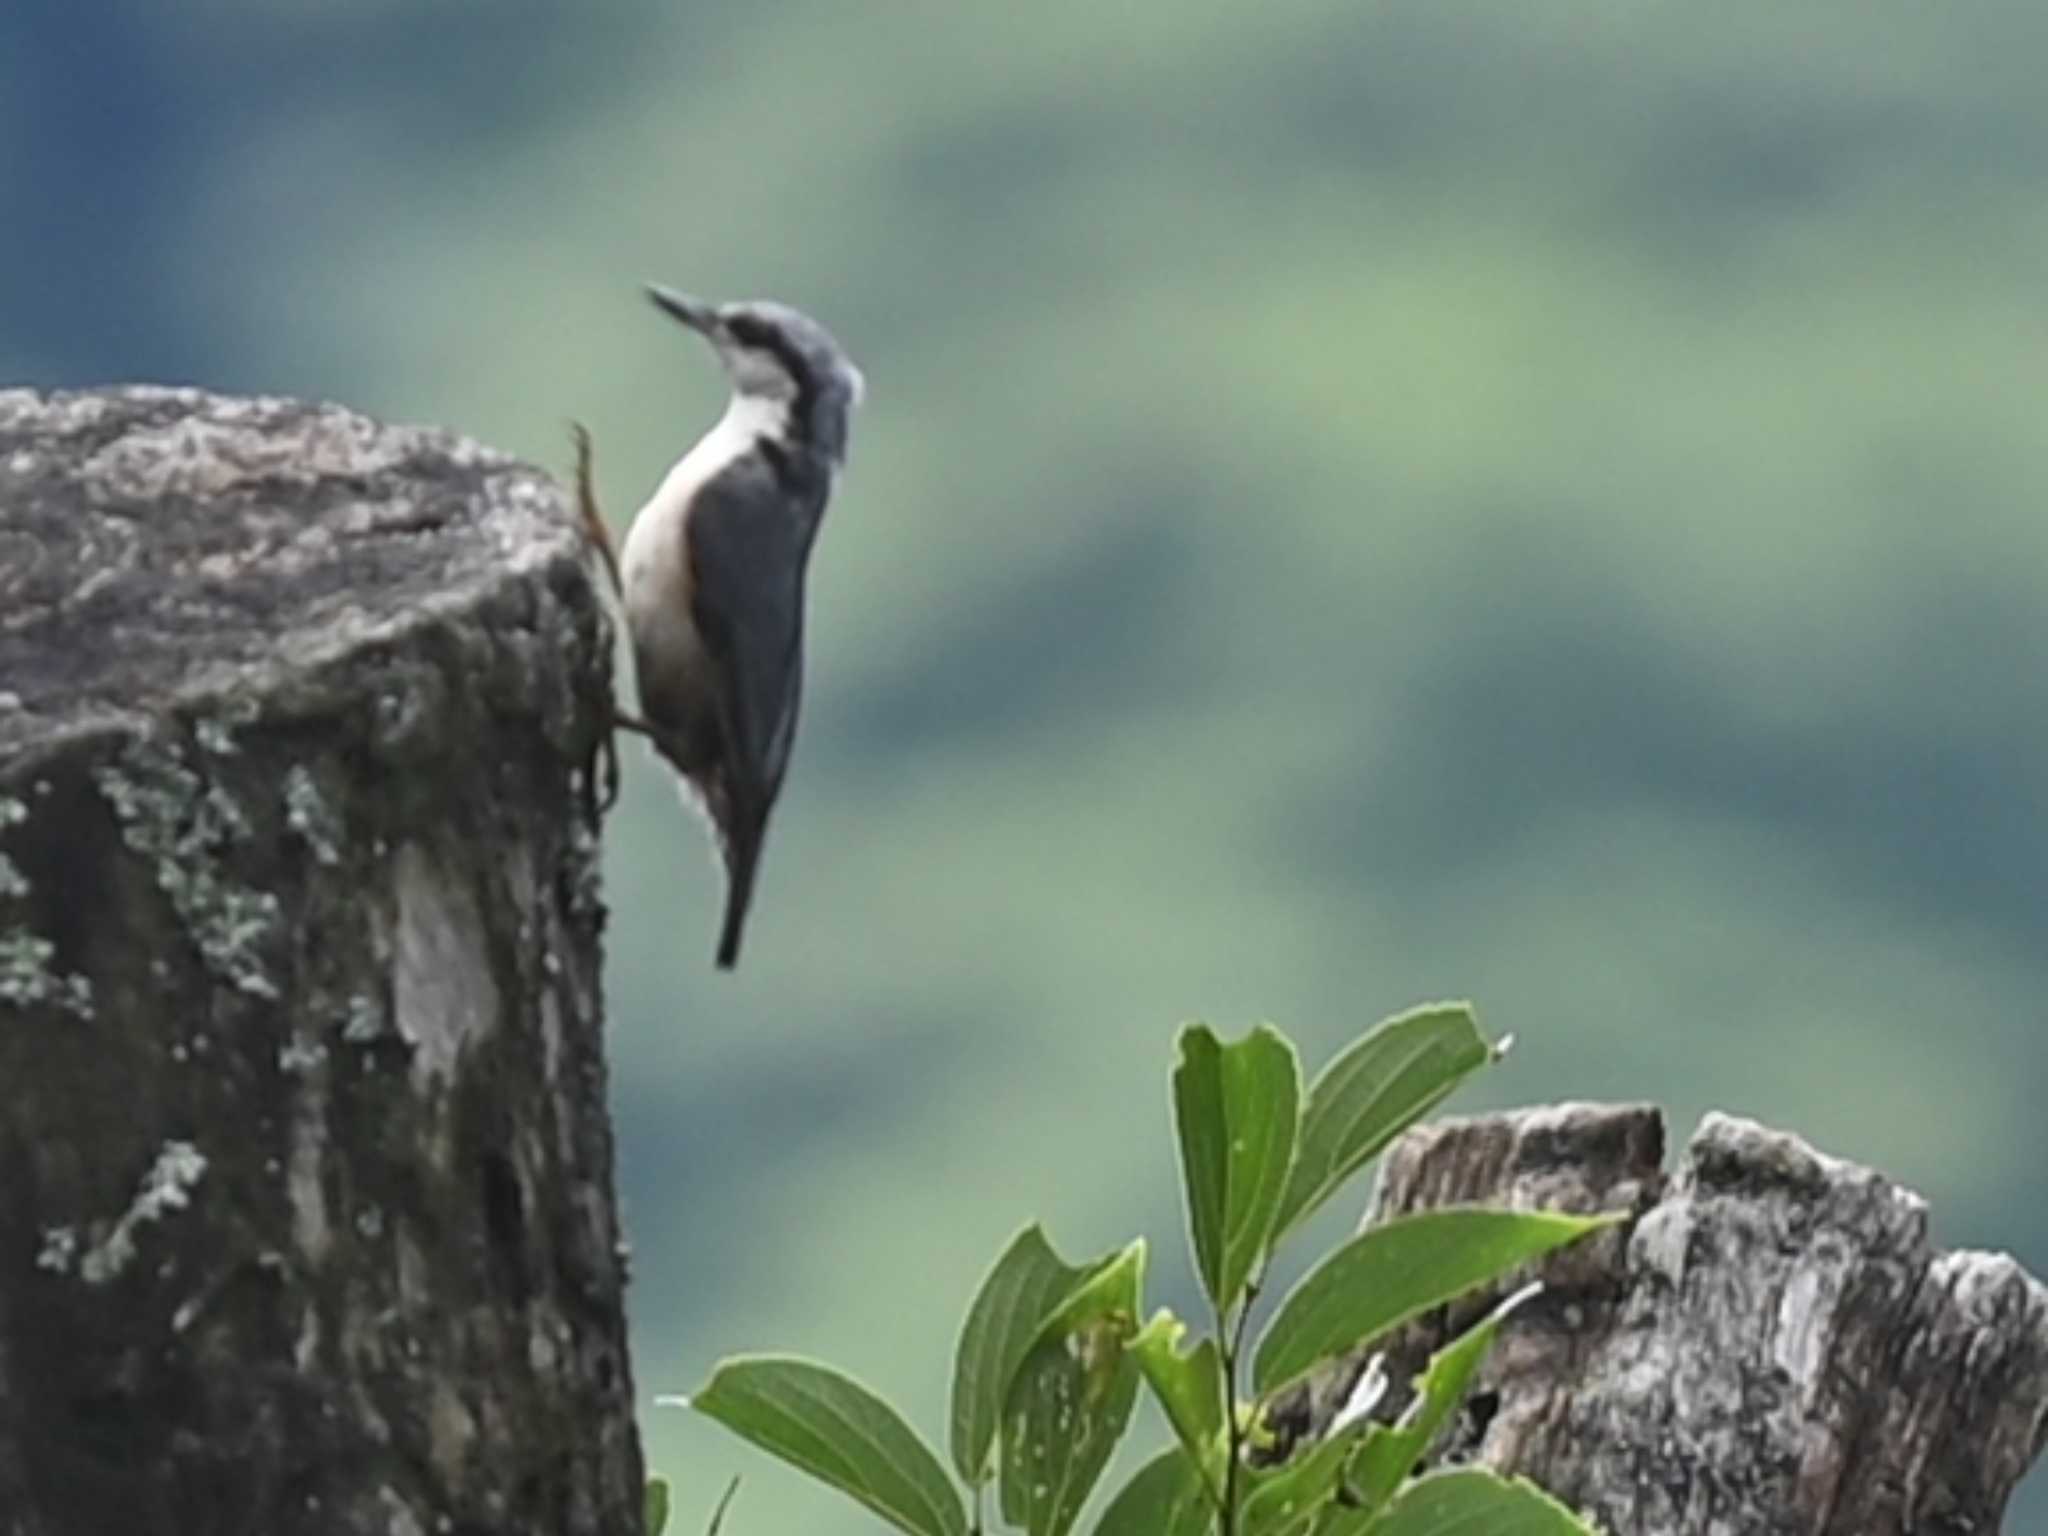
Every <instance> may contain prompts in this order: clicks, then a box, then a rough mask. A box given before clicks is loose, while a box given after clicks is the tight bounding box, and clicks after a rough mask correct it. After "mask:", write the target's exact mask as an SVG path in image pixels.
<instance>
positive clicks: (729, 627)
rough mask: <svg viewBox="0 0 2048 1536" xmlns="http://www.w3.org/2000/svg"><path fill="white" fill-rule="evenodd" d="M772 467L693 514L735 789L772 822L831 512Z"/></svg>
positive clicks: (723, 487) (740, 802)
mask: <svg viewBox="0 0 2048 1536" xmlns="http://www.w3.org/2000/svg"><path fill="white" fill-rule="evenodd" d="M824 502H825V497H824V487H823V486H822V485H821V486H820V487H819V488H818V491H817V494H815V495H806V494H802V493H801V492H799V493H798V494H795V495H792V494H791V487H789V486H786V485H784V484H781V483H779V482H778V481H777V480H776V479H775V477H774V476H773V475H772V474H770V473H768V472H767V471H766V470H765V469H763V470H761V471H758V472H740V471H736V470H735V471H728V472H727V473H725V474H723V475H720V476H718V477H717V478H716V479H714V480H713V481H712V482H711V483H710V484H709V485H707V486H705V487H704V489H703V490H702V491H700V492H699V493H698V495H697V498H696V500H695V502H694V503H693V504H692V506H691V510H690V527H689V550H690V563H691V576H692V581H691V609H692V617H693V618H694V619H695V621H696V625H697V632H698V634H699V635H701V636H702V637H703V640H704V644H705V646H706V648H707V649H709V650H710V652H711V653H712V655H713V657H714V658H716V659H717V661H718V663H719V666H718V675H719V678H720V681H721V684H722V686H723V690H724V695H725V696H724V697H723V698H722V699H721V700H720V704H721V709H720V715H721V719H722V722H723V725H724V728H725V732H726V737H727V753H726V760H727V763H728V765H729V768H730V771H731V776H732V782H731V783H730V784H729V785H728V786H727V790H728V792H729V794H730V795H731V796H732V799H733V801H734V808H735V809H736V810H739V809H742V808H744V810H745V811H746V812H751V813H752V814H751V816H749V817H747V819H753V818H755V817H758V818H761V819H765V818H766V815H767V811H768V807H769V805H771V804H772V803H773V802H774V799H775V795H776V792H777V791H778V790H779V789H780V788H781V787H782V776H783V773H784V772H785V771H786V770H787V768H788V767H789V751H790V746H791V744H792V743H793V742H794V740H795V738H796V715H797V702H798V698H799V695H800V694H801V691H802V686H803V625H804V612H803V606H804V567H805V565H806V564H807V563H808V561H809V559H810V551H811V542H812V539H813V537H814V535H815V533H816V531H817V526H818V519H819V517H820V515H821V514H822V513H823V511H824Z"/></svg>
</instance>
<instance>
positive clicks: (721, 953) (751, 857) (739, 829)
mask: <svg viewBox="0 0 2048 1536" xmlns="http://www.w3.org/2000/svg"><path fill="white" fill-rule="evenodd" d="M763 830H764V826H763V819H762V818H760V817H754V816H748V817H744V818H742V819H741V820H740V822H739V824H738V825H736V826H735V827H734V828H733V831H732V836H731V838H730V839H729V840H728V841H727V843H726V848H725V867H726V887H725V926H724V927H723V928H721V929H720V930H719V934H718V968H719V969H720V970H721V971H729V970H731V969H732V968H733V966H734V965H736V964H737V963H738V962H739V958H740V934H741V931H742V930H743V929H744V928H745V927H746V925H747V908H748V907H750V906H751V905H752V904H753V901H754V870H755V868H756V867H757V866H758V865H759V864H760V862H761V833H762V831H763Z"/></svg>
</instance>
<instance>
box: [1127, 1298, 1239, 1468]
mask: <svg viewBox="0 0 2048 1536" xmlns="http://www.w3.org/2000/svg"><path fill="white" fill-rule="evenodd" d="M1187 1331H1188V1330H1187V1325H1186V1324H1185V1323H1183V1322H1182V1321H1181V1320H1180V1319H1179V1318H1177V1317H1175V1316H1174V1315H1173V1314H1172V1313H1171V1312H1168V1311H1166V1310H1165V1309H1163V1308H1162V1309H1161V1310H1160V1311H1159V1313H1158V1314H1157V1315H1156V1316H1154V1317H1153V1319H1152V1321H1151V1322H1149V1323H1147V1324H1146V1325H1145V1326H1144V1328H1143V1329H1141V1330H1140V1331H1139V1333H1138V1335H1137V1337H1135V1338H1134V1339H1132V1340H1131V1342H1130V1344H1129V1346H1128V1347H1129V1349H1130V1352H1131V1357H1132V1358H1133V1359H1135V1360H1136V1361H1137V1362H1138V1369H1139V1370H1140V1371H1141V1372H1143V1373H1144V1377H1145V1382H1146V1384H1147V1385H1148V1386H1150V1387H1151V1388H1152V1395H1153V1396H1154V1397H1156V1398H1158V1399H1159V1406H1160V1407H1161V1408H1162V1409H1163V1410H1164V1411H1165V1413H1166V1421H1167V1423H1169V1424H1171V1425H1172V1426H1173V1432H1174V1434H1176V1435H1177V1436H1179V1437H1180V1443H1181V1447H1182V1449H1184V1450H1185V1451H1186V1452H1187V1454H1188V1457H1189V1459H1190V1460H1191V1461H1192V1462H1193V1464H1194V1465H1195V1466H1196V1467H1197V1468H1198V1469H1199V1470H1200V1472H1201V1474H1202V1476H1203V1478H1204V1479H1205V1480H1206V1481H1207V1482H1208V1485H1209V1489H1210V1491H1211V1492H1212V1493H1214V1494H1215V1495H1216V1496H1217V1497H1218V1498H1219V1499H1220V1498H1221V1497H1222V1496H1223V1471H1224V1466H1225V1463H1226V1461H1227V1458H1228V1457H1229V1454H1230V1449H1229V1445H1228V1443H1227V1442H1226V1440H1225V1437H1224V1432H1223V1431H1224V1420H1223V1414H1224V1404H1225V1399H1226V1396H1227V1394H1226V1392H1225V1389H1224V1382H1223V1361H1222V1357H1221V1356H1220V1355H1219V1354H1218V1353H1217V1350H1216V1341H1215V1340H1214V1339H1203V1340H1202V1341H1201V1343H1199V1344H1197V1345H1196V1346H1195V1348H1194V1349H1193V1350H1191V1351H1189V1352H1188V1353H1186V1354H1183V1353H1181V1350H1180V1343H1181V1340H1182V1339H1183V1338H1185V1337H1186V1335H1187Z"/></svg>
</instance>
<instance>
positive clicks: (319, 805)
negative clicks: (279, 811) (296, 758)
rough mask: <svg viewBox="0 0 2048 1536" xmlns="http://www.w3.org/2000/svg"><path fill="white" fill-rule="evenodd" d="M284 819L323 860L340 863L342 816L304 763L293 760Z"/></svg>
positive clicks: (285, 783) (317, 857)
mask: <svg viewBox="0 0 2048 1536" xmlns="http://www.w3.org/2000/svg"><path fill="white" fill-rule="evenodd" d="M284 822H285V825H286V826H288V827H290V828H291V829H292V831H293V832H294V833H296V834H297V835H298V838H299V840H300V841H301V842H303V843H304V844H305V845H306V847H307V848H309V849H310V850H311V851H312V854H313V857H314V858H315V859H317V860H319V862H320V863H322V864H325V865H328V866H332V865H335V864H339V863H340V862H341V819H340V818H339V817H338V816H336V815H335V812H334V808H333V807H332V806H330V805H329V804H328V803H327V800H326V798H325V797H324V796H323V795H322V794H321V793H320V786H319V784H318V783H317V782H315V780H314V778H313V773H312V770H311V769H309V768H307V767H306V766H305V764H303V763H294V764H293V765H292V766H291V768H290V769H289V770H288V771H287V772H286V773H285V776H284Z"/></svg>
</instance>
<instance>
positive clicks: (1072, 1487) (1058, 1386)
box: [1002, 1317, 1138, 1536]
mask: <svg viewBox="0 0 2048 1536" xmlns="http://www.w3.org/2000/svg"><path fill="white" fill-rule="evenodd" d="M1128 1331H1129V1327H1128V1324H1127V1323H1120V1322H1118V1321H1117V1320H1116V1319H1113V1318H1110V1317H1100V1318H1097V1319H1095V1321H1093V1322H1091V1323H1087V1324H1084V1325H1082V1326H1081V1327H1080V1328H1078V1329H1076V1330H1075V1331H1073V1332H1072V1333H1068V1334H1065V1335H1062V1336H1058V1337H1054V1338H1050V1339H1046V1340H1044V1341H1043V1342H1041V1343H1040V1344H1039V1345H1038V1346H1037V1347H1036V1348H1034V1349H1033V1350H1032V1351H1031V1353H1030V1354H1029V1355H1028V1356H1026V1357H1025V1360H1024V1364H1023V1366H1022V1367H1021V1368H1020V1369H1019V1370H1018V1372H1017V1379H1016V1382H1015V1383H1014V1384H1013V1385H1012V1387H1011V1389H1010V1401H1009V1405H1008V1409H1007V1412H1006V1413H1005V1415H1004V1428H1003V1435H1002V1509H1003V1518H1004V1519H1005V1520H1007V1521H1009V1522H1010V1523H1011V1524H1012V1525H1021V1526H1022V1527H1023V1528H1024V1529H1025V1530H1026V1531H1027V1532H1029V1533H1030V1536H1066V1532H1067V1531H1069V1530H1071V1529H1072V1528H1073V1524H1074V1520H1075V1518H1076V1517H1077V1516H1078V1515H1079V1514H1080V1513H1081V1506H1082V1505H1083V1504H1085V1503H1086V1502H1087V1500H1088V1495H1089V1494H1090V1493H1091V1492H1093V1491H1094V1488H1095V1483H1096V1480H1097V1479H1098V1478H1100V1477H1101V1476H1102V1469H1103V1468H1104V1467H1105V1466H1107V1465H1108V1464H1109V1458H1110V1455H1111V1453H1113V1452H1114V1451H1115V1450H1116V1445H1117V1442H1118V1441H1119V1440H1121V1439H1122V1438H1123V1433H1124V1429H1125V1428H1126V1426H1128V1425H1129V1423H1130V1420H1131V1408H1132V1406H1133V1405H1134V1404H1135V1403H1136V1402H1137V1400H1138V1368H1137V1366H1136V1364H1135V1363H1133V1362H1132V1360H1131V1358H1130V1357H1129V1355H1127V1354H1126V1353H1125V1352H1124V1348H1123V1337H1124V1334H1125V1333H1127V1332H1128Z"/></svg>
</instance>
